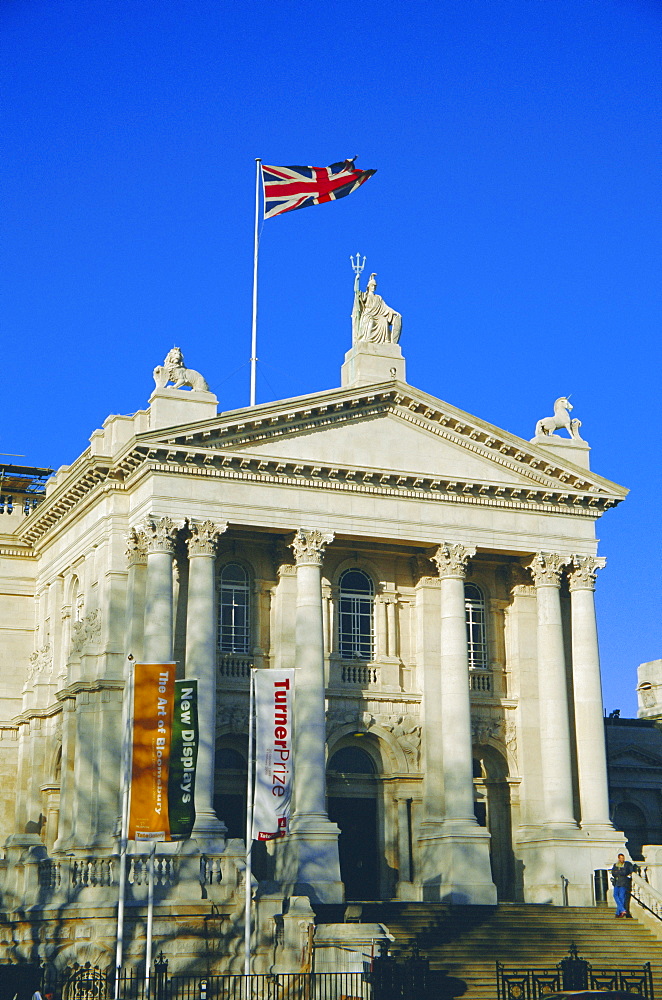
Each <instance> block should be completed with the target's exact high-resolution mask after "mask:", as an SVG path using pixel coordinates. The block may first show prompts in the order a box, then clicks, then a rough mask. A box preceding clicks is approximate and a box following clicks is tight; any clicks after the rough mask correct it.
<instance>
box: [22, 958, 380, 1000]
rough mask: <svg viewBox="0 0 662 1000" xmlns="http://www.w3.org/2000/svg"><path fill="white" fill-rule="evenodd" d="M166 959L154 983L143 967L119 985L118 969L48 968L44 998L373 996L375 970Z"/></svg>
mask: <svg viewBox="0 0 662 1000" xmlns="http://www.w3.org/2000/svg"><path fill="white" fill-rule="evenodd" d="M163 965H165V966H166V969H165V970H164V969H163V968H161V969H159V963H158V962H157V963H156V967H155V970H154V972H153V974H152V975H151V977H150V981H149V985H148V984H147V982H146V979H145V973H144V972H143V971H139V970H136V969H125V970H122V971H121V972H120V975H119V980H118V983H117V987H118V988H117V990H116V982H115V975H114V973H113V971H112V970H110V971H109V972H106V971H104V970H101V969H98V968H93V967H91V966H89V965H87V966H84V967H78V968H75V969H73V970H70V972H69V974H68V975H64V976H62V977H55V976H54V975H53V974H52V972H51V973H50V974H48V973H46V972H45V973H44V977H43V981H42V986H41V993H42V996H43V997H44V998H46V997H48V995H49V994H50V995H51V996H52V998H53V1000H113V998H114V997H115V996H117V998H118V1000H372V990H371V985H370V982H369V979H370V976H369V974H364V973H361V972H304V973H282V974H254V975H250V976H243V975H183V974H182V975H172V976H171V975H169V974H168V972H167V963H163ZM17 968H19V967H17ZM29 997H30V994H29V995H28V997H26V1000H29ZM18 1000H23V998H22V997H19V998H18Z"/></svg>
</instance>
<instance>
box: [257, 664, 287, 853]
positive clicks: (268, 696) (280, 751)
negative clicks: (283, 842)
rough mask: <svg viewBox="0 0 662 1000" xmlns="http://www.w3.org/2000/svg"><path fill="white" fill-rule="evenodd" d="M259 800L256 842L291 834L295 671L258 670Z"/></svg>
mask: <svg viewBox="0 0 662 1000" xmlns="http://www.w3.org/2000/svg"><path fill="white" fill-rule="evenodd" d="M253 679H254V684H255V721H256V738H255V799H254V805H253V840H273V839H274V838H276V837H284V836H285V834H286V833H287V831H288V824H289V819H290V804H291V801H292V778H293V767H294V759H293V747H292V724H293V708H294V670H254V671H253Z"/></svg>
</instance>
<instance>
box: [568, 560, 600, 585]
mask: <svg viewBox="0 0 662 1000" xmlns="http://www.w3.org/2000/svg"><path fill="white" fill-rule="evenodd" d="M606 565H607V560H606V559H605V558H604V556H577V555H575V556H573V557H572V562H571V568H570V569H568V581H569V583H570V592H571V593H572V591H573V590H595V577H596V573H597V571H598V570H599V569H604V567H605V566H606Z"/></svg>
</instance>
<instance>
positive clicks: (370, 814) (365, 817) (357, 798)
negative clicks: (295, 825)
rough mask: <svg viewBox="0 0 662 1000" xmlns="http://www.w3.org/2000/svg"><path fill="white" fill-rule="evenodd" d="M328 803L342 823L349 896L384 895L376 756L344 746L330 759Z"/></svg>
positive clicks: (340, 845) (342, 865)
mask: <svg viewBox="0 0 662 1000" xmlns="http://www.w3.org/2000/svg"><path fill="white" fill-rule="evenodd" d="M327 771H328V778H327V791H328V796H327V807H328V812H329V819H330V820H332V821H333V822H334V823H337V824H338V826H339V827H340V837H339V839H338V850H339V854H340V877H341V878H342V880H343V883H344V886H345V898H346V899H347V900H369V899H379V898H380V851H379V841H378V817H377V776H376V768H375V763H374V761H373V758H372V757H371V756H370V754H369V753H367V752H366V751H365V750H364V749H362V748H361V747H357V746H344V747H341V748H340V749H339V750H336V751H335V753H333V754H332V756H331V757H330V759H329V763H328V768H327Z"/></svg>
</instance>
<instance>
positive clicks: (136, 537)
mask: <svg viewBox="0 0 662 1000" xmlns="http://www.w3.org/2000/svg"><path fill="white" fill-rule="evenodd" d="M126 561H127V564H128V565H129V566H144V565H145V563H146V562H147V535H146V534H145V532H144V531H140V530H139V529H137V528H131V530H130V531H129V534H128V535H127V538H126Z"/></svg>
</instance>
